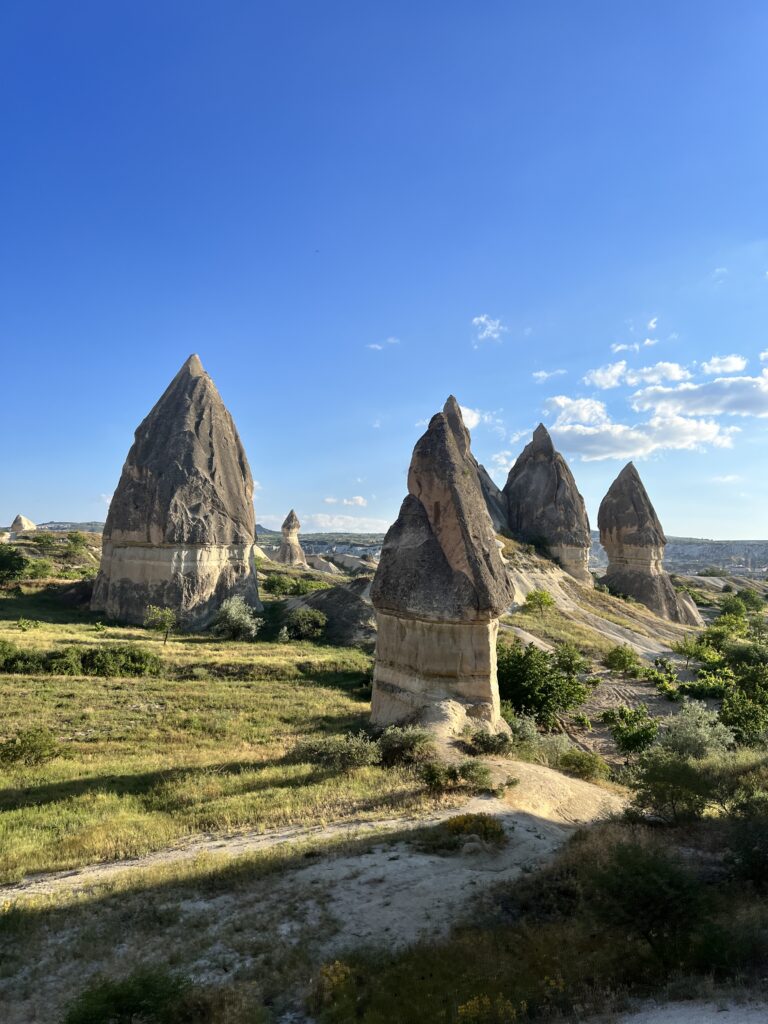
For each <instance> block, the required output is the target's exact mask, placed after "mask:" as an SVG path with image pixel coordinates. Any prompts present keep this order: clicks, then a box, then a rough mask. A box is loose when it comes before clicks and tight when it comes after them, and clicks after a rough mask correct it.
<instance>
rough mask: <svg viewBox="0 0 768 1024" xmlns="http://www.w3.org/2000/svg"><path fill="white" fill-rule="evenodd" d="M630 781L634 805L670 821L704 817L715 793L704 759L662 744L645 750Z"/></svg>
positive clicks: (640, 809) (638, 808)
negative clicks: (683, 755)
mask: <svg viewBox="0 0 768 1024" xmlns="http://www.w3.org/2000/svg"><path fill="white" fill-rule="evenodd" d="M630 783H631V786H632V789H633V791H634V796H633V805H634V807H635V808H636V809H637V810H639V811H642V812H647V813H649V814H651V815H652V816H653V817H656V818H660V819H661V820H662V821H666V822H669V823H674V822H677V821H681V820H685V819H689V818H697V817H700V816H701V814H703V812H704V809H705V808H706V806H707V804H708V802H709V801H710V798H711V795H712V788H711V785H710V783H709V781H708V779H707V776H706V773H705V772H704V771H703V770H702V767H701V763H700V762H696V761H694V760H693V759H692V758H691V759H688V758H682V757H680V756H679V755H678V754H675V753H674V752H673V751H671V750H666V749H665V748H664V747H661V746H653V747H651V748H650V749H649V750H646V751H645V753H644V754H643V755H642V757H641V758H640V761H639V763H638V765H637V767H636V768H635V771H634V773H633V775H632V777H631V780H630Z"/></svg>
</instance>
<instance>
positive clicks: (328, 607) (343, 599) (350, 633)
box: [286, 576, 376, 650]
mask: <svg viewBox="0 0 768 1024" xmlns="http://www.w3.org/2000/svg"><path fill="white" fill-rule="evenodd" d="M292 608H316V609H317V610H318V611H321V612H323V613H324V614H325V615H327V616H328V622H327V623H326V627H325V639H326V640H328V641H329V642H330V643H332V644H338V645H339V646H340V647H362V648H363V649H364V650H373V646H374V641H375V639H376V613H375V612H374V610H373V605H372V604H371V579H370V577H364V576H361V577H360V579H356V580H352V582H351V583H347V584H344V585H342V586H338V587H329V588H328V589H327V590H315V591H314V592H313V593H311V594H306V595H304V596H302V597H293V598H289V600H288V601H287V602H286V609H287V610H289V611H290V610H291V609H292Z"/></svg>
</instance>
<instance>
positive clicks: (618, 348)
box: [611, 341, 640, 353]
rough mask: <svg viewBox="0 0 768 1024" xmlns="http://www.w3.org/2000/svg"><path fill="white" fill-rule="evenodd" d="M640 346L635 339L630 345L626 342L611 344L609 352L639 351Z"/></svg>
mask: <svg viewBox="0 0 768 1024" xmlns="http://www.w3.org/2000/svg"><path fill="white" fill-rule="evenodd" d="M639 351H640V346H639V345H638V343H637V342H636V341H633V342H632V344H631V345H628V344H626V343H622V344H614V345H611V352H614V353H615V352H639Z"/></svg>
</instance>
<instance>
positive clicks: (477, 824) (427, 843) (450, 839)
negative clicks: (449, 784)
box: [418, 814, 507, 853]
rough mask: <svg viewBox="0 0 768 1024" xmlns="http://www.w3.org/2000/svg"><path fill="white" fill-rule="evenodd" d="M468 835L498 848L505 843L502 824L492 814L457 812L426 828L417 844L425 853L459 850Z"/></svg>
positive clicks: (505, 836) (505, 834)
mask: <svg viewBox="0 0 768 1024" xmlns="http://www.w3.org/2000/svg"><path fill="white" fill-rule="evenodd" d="M469 836H477V838H478V839H480V840H482V842H484V843H488V844H489V845H490V846H495V847H497V848H500V847H502V846H505V845H506V843H507V833H506V832H505V830H504V826H503V825H502V824H501V822H500V821H499V820H498V818H495V817H494V816H493V815H492V814H457V815H454V816H453V817H452V818H446V820H445V821H441V822H440V823H439V824H438V825H433V826H432V827H431V828H429V829H426V830H425V831H424V833H423V834H422V836H421V837H420V838H419V841H418V846H419V848H420V849H421V850H423V851H424V852H427V853H440V852H452V851H454V850H459V849H461V847H462V846H463V844H464V840H466V839H467V838H468V837H469Z"/></svg>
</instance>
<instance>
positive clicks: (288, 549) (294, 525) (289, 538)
mask: <svg viewBox="0 0 768 1024" xmlns="http://www.w3.org/2000/svg"><path fill="white" fill-rule="evenodd" d="M300 529H301V523H300V522H299V517H298V516H297V515H296V513H295V512H294V511H293V509H291V511H290V512H289V513H288V515H287V516H286V517H285V522H284V523H283V525H282V527H281V530H282V534H283V539H282V541H281V543H280V547H279V548H278V551H277V554H276V555H275V561H276V562H282V563H283V564H284V565H304V566H306V564H307V558H306V555H305V554H304V550H303V548H302V546H301V543H300V542H299V530H300Z"/></svg>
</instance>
